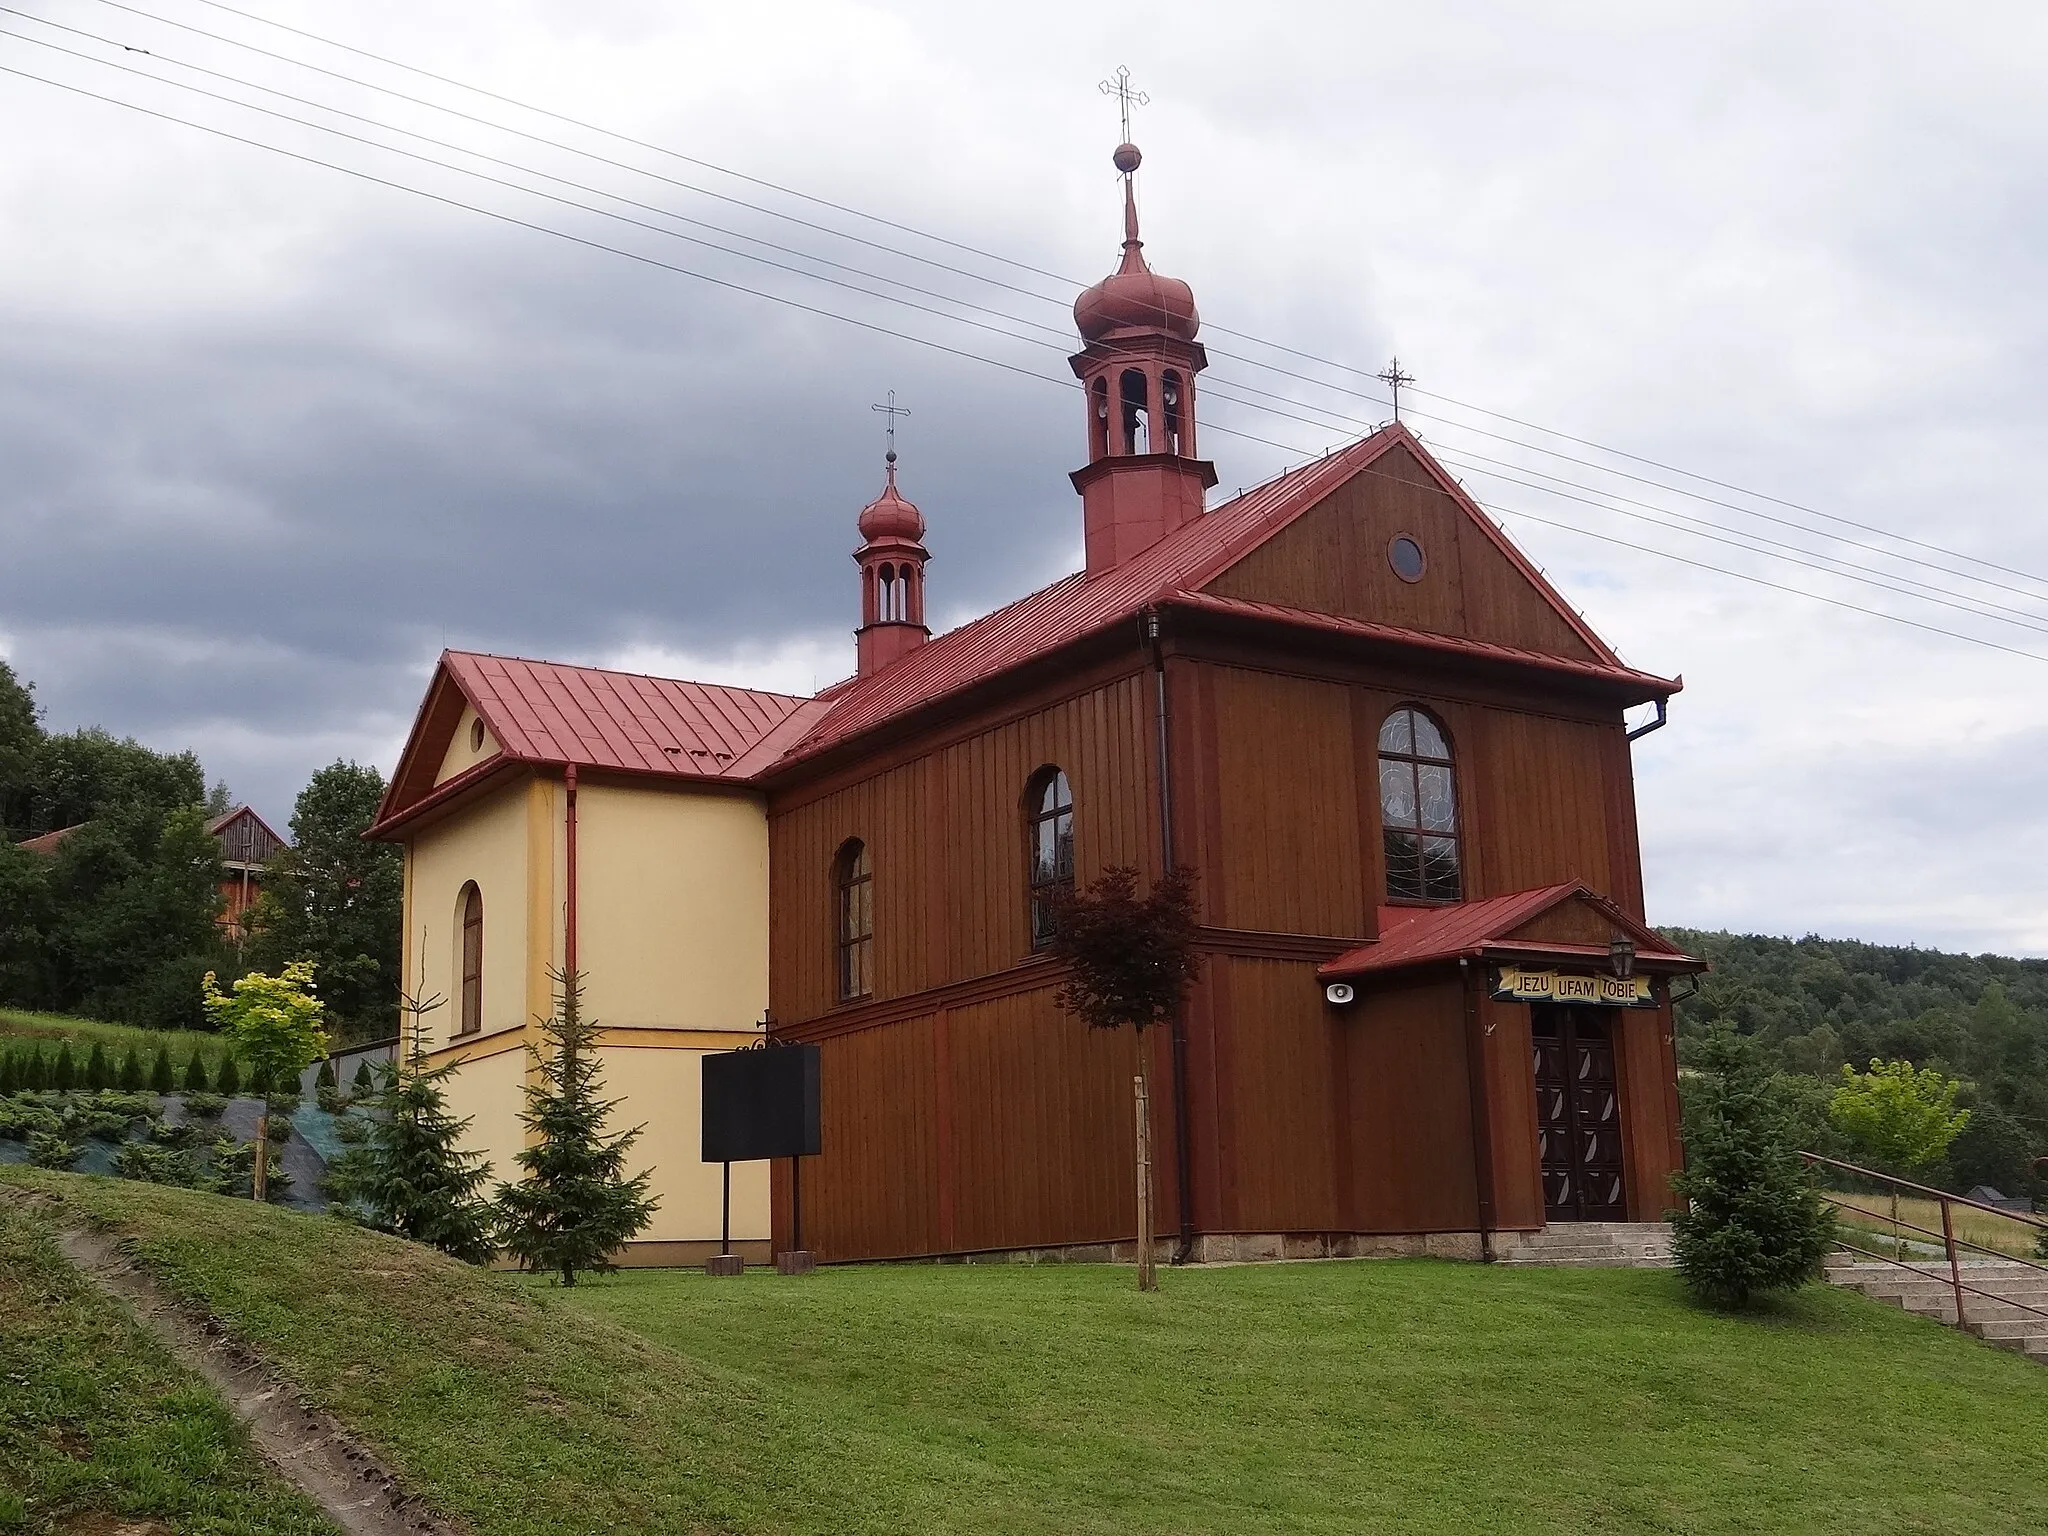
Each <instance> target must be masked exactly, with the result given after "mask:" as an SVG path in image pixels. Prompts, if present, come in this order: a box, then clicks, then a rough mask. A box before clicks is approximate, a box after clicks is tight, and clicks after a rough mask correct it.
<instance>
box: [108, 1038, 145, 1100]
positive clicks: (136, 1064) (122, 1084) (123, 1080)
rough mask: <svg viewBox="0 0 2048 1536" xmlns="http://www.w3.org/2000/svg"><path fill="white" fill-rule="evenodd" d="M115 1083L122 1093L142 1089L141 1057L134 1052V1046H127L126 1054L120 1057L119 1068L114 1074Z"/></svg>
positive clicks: (137, 1091)
mask: <svg viewBox="0 0 2048 1536" xmlns="http://www.w3.org/2000/svg"><path fill="white" fill-rule="evenodd" d="M114 1081H115V1084H116V1085H117V1086H118V1087H119V1088H120V1090H121V1091H122V1092H123V1093H139V1092H141V1091H142V1058H141V1057H140V1056H138V1055H136V1054H135V1047H134V1046H132V1045H131V1046H130V1047H128V1054H127V1055H126V1056H123V1057H122V1058H121V1070H120V1071H119V1072H117V1073H116V1074H115V1075H114Z"/></svg>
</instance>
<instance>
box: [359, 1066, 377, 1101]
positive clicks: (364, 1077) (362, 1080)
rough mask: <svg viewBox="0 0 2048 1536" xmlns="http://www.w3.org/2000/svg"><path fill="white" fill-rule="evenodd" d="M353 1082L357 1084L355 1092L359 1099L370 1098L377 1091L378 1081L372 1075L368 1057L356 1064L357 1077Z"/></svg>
mask: <svg viewBox="0 0 2048 1536" xmlns="http://www.w3.org/2000/svg"><path fill="white" fill-rule="evenodd" d="M353 1082H354V1083H355V1090H354V1091H355V1093H356V1096H357V1097H358V1098H365V1097H368V1096H369V1095H370V1094H372V1093H375V1092H376V1091H377V1079H376V1078H375V1077H374V1076H372V1075H371V1072H370V1061H369V1058H368V1057H367V1056H366V1057H364V1058H363V1059H362V1060H361V1061H359V1062H357V1063H356V1075H355V1077H354V1079H353Z"/></svg>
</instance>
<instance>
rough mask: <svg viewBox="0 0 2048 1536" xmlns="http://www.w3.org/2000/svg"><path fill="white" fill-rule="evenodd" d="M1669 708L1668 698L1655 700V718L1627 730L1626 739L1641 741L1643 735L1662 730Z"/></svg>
mask: <svg viewBox="0 0 2048 1536" xmlns="http://www.w3.org/2000/svg"><path fill="white" fill-rule="evenodd" d="M1670 709H1671V701H1670V700H1669V699H1659V700H1658V701H1657V718H1656V719H1654V720H1652V721H1649V722H1648V723H1647V724H1644V725H1639V726H1637V727H1636V728H1635V729H1634V730H1632V731H1629V732H1628V733H1627V737H1628V739H1629V740H1630V741H1641V740H1642V739H1643V738H1644V737H1645V736H1647V735H1649V734H1650V732H1652V731H1661V730H1663V729H1664V727H1665V725H1666V723H1667V722H1668V721H1669V718H1670Z"/></svg>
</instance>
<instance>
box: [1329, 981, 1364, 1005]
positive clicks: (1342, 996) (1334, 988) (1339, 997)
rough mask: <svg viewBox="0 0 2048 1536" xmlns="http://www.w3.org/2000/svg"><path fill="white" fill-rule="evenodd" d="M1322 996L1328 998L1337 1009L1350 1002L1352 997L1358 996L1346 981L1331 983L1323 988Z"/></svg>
mask: <svg viewBox="0 0 2048 1536" xmlns="http://www.w3.org/2000/svg"><path fill="white" fill-rule="evenodd" d="M1323 996H1324V997H1326V998H1328V999H1329V1000H1330V1001H1331V1002H1332V1003H1334V1004H1335V1005H1336V1006H1337V1007H1339V1008H1341V1007H1343V1006H1344V1005H1345V1004H1346V1003H1348V1002H1350V1001H1351V1000H1352V999H1353V998H1354V997H1356V996H1358V993H1357V992H1356V991H1355V990H1354V989H1353V988H1352V985H1351V983H1350V982H1348V981H1333V982H1331V983H1330V984H1329V985H1328V986H1327V987H1325V988H1323Z"/></svg>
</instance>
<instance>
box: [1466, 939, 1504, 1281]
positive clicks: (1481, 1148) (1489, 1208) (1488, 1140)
mask: <svg viewBox="0 0 2048 1536" xmlns="http://www.w3.org/2000/svg"><path fill="white" fill-rule="evenodd" d="M1458 992H1459V994H1460V998H1461V1001H1462V1003H1463V1007H1464V1013H1465V1087H1466V1092H1467V1093H1468V1094H1469V1096H1470V1104H1471V1107H1470V1110H1469V1111H1468V1113H1469V1114H1470V1115H1471V1119H1472V1181H1473V1185H1474V1188H1473V1195H1474V1197H1475V1198H1476V1199H1477V1202H1478V1205H1479V1256H1480V1258H1481V1259H1482V1260H1483V1261H1484V1262H1486V1263H1488V1264H1491V1263H1492V1262H1493V1260H1494V1251H1493V1250H1494V1245H1493V1234H1494V1231H1495V1229H1496V1227H1497V1226H1498V1225H1499V1214H1498V1212H1497V1211H1496V1210H1495V1191H1494V1186H1493V1116H1492V1113H1491V1111H1490V1110H1489V1109H1488V1107H1487V1102H1486V1032H1485V1030H1484V1029H1483V1028H1482V1027H1481V1025H1480V1022H1479V973H1475V972H1474V971H1473V969H1472V962H1471V961H1470V960H1469V959H1467V958H1466V957H1465V956H1463V955H1460V956H1459V957H1458Z"/></svg>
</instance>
